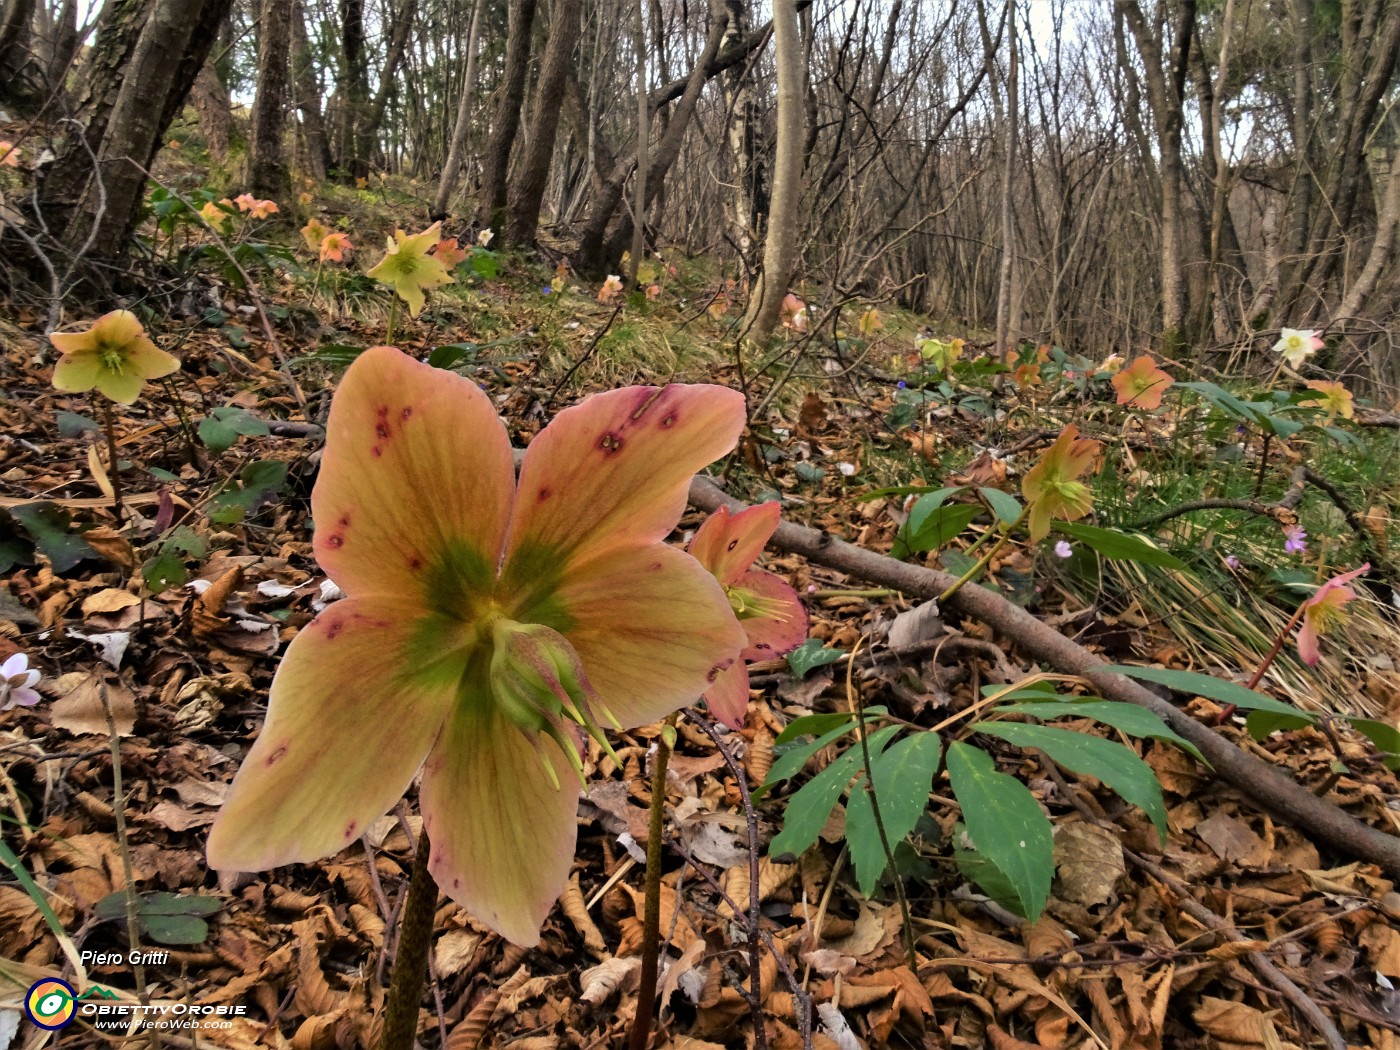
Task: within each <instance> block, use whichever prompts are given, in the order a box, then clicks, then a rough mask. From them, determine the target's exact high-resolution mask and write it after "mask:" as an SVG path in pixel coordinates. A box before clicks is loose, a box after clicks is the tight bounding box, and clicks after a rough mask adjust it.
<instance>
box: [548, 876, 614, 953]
mask: <svg viewBox="0 0 1400 1050" xmlns="http://www.w3.org/2000/svg"><path fill="white" fill-rule="evenodd" d="M559 907H560V908H562V909H563V912H564V917H565V918H567V919H568V920H569V922H570V923H571V924H572V925H573V927H574V929H575V930H576V931H577V932H578V935H579V936H580V937H581V938H583V946H584V947H585V948H587V949H588V950H589V951H590V952H592V953H593V954H594V956H596V957H597V958H600V959H601V958H602V957H603V956H605V955H607V954H608V945H607V942H606V941H604V940H603V931H602V930H600V929H598V924H597V923H595V922H594V921H593V916H591V915H589V914H588V909H587V908H586V907H584V900H583V889H582V888H581V887H580V886H579V876H578V872H574V873H573V875H571V876H570V877H569V884H568V885H567V886H565V887H564V892H563V894H562V895H561V896H560V897H559Z"/></svg>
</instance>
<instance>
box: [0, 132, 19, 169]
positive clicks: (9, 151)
mask: <svg viewBox="0 0 1400 1050" xmlns="http://www.w3.org/2000/svg"><path fill="white" fill-rule="evenodd" d="M0 167H4V168H18V167H19V147H18V146H16V145H15V144H14V143H13V142H11V141H10V140H9V139H0Z"/></svg>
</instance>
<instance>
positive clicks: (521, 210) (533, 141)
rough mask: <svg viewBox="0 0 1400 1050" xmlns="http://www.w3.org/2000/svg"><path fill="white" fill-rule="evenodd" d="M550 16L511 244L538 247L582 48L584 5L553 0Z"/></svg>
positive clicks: (511, 217)
mask: <svg viewBox="0 0 1400 1050" xmlns="http://www.w3.org/2000/svg"><path fill="white" fill-rule="evenodd" d="M552 7H553V10H552V11H551V12H550V13H551V15H552V16H553V17H552V18H551V22H552V24H551V25H550V28H549V44H548V46H546V48H545V52H544V59H543V61H541V63H540V78H539V83H538V84H536V86H535V104H534V109H533V111H532V112H531V114H530V138H529V141H528V142H527V143H526V146H525V150H524V153H523V155H522V156H521V158H520V163H519V165H518V166H517V168H516V171H515V176H514V178H512V179H511V180H510V187H509V192H508V195H507V196H508V210H509V214H508V216H507V219H506V224H505V238H506V240H507V241H509V242H510V243H511V244H534V243H535V227H536V225H537V224H538V223H539V220H540V202H541V201H542V200H543V199H544V191H545V187H546V186H547V185H548V184H549V165H550V161H551V160H552V158H553V157H554V137H555V133H556V132H557V131H558V130H559V113H560V111H561V110H562V109H563V108H564V89H565V78H566V75H567V73H568V70H569V63H570V61H572V59H573V54H574V45H575V44H577V43H578V34H579V15H580V13H581V11H582V10H583V2H582V0H554V3H553V5H552Z"/></svg>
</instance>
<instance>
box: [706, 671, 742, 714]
mask: <svg viewBox="0 0 1400 1050" xmlns="http://www.w3.org/2000/svg"><path fill="white" fill-rule="evenodd" d="M705 706H706V707H708V708H709V709H710V714H712V715H714V716H715V717H716V718H718V719H719V720H720V721H721V722H723V723H724V724H725V725H727V726H728V727H729V728H730V729H735V730H738V729H743V728H744V719H745V718H747V717H748V713H749V669H748V668H747V667H745V666H744V662H743V661H742V660H736V661H734V663H732V664H730V665H729V666H728V667H726V668H725V669H724V670H723V671H721V672H720V673H719V674H718V675H716V676H715V682H714V685H712V686H710V688H708V689H706V690H705Z"/></svg>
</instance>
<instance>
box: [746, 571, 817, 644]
mask: <svg viewBox="0 0 1400 1050" xmlns="http://www.w3.org/2000/svg"><path fill="white" fill-rule="evenodd" d="M734 586H735V587H736V588H738V589H740V590H744V591H747V592H748V593H749V594H751V595H753V596H755V597H756V598H758V600H759V602H760V603H761V604H762V607H763V608H765V609H766V610H769V613H768V614H760V615H758V616H750V617H747V618H745V619H743V620H740V621H739V626H741V627H743V629H744V633H745V634H746V635H747V636H748V641H749V644H748V648H747V649H745V650H744V659H745V660H770V659H772V658H773V657H775V656H782V655H783V654H784V653H787V652H791V651H792V650H793V649H796V648H797V647H798V646H799V645H801V644H802V643H803V642H804V641H806V640H807V610H806V609H804V608H803V607H802V602H801V601H800V600H799V599H798V597H797V592H796V591H794V590H793V589H792V587H791V585H789V584H787V583H786V582H784V581H783V580H780V579H779V578H778V577H776V576H774V575H773V574H772V573H771V572H762V571H759V570H754V571H753V572H746V573H744V575H742V576H740V577H739V579H738V580H736V581H735V582H734Z"/></svg>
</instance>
